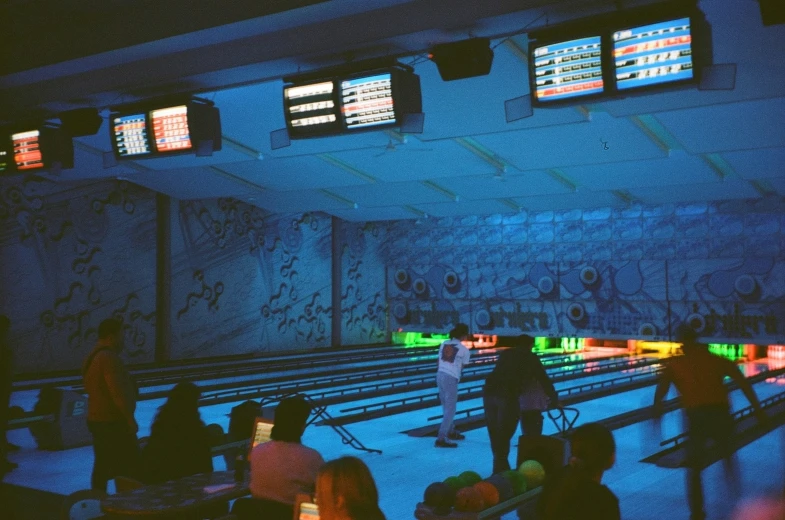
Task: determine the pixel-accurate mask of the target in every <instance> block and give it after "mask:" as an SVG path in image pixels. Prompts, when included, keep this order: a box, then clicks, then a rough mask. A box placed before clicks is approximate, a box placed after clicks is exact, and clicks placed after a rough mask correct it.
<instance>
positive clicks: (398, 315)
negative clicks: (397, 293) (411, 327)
mask: <svg viewBox="0 0 785 520" xmlns="http://www.w3.org/2000/svg"><path fill="white" fill-rule="evenodd" d="M392 314H393V316H395V319H396V320H398V321H404V320H406V318H407V316H409V309H408V308H407V307H406V304H405V303H401V302H398V303H396V304H395V305H393V308H392Z"/></svg>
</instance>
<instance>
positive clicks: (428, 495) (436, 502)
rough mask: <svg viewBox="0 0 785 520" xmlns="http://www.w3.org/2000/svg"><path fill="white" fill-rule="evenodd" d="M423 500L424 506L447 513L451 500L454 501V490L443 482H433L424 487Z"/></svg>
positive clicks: (451, 503)
mask: <svg viewBox="0 0 785 520" xmlns="http://www.w3.org/2000/svg"><path fill="white" fill-rule="evenodd" d="M423 502H424V503H425V505H426V506H430V507H432V508H433V509H434V511H437V512H438V511H446V513H449V511H450V508H451V507H452V505H453V502H455V490H454V489H453V488H451V487H450V486H448V485H447V484H445V483H444V482H434V483H433V484H430V485H429V486H428V487H427V488H425V496H424V498H423ZM437 514H439V513H437Z"/></svg>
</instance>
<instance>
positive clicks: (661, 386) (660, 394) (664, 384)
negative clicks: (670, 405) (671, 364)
mask: <svg viewBox="0 0 785 520" xmlns="http://www.w3.org/2000/svg"><path fill="white" fill-rule="evenodd" d="M670 387H671V376H670V371H669V370H668V367H667V366H666V367H665V369H664V370H663V371H662V373H661V374H660V379H659V381H657V388H656V390H654V403H652V406H653V408H654V415H655V417H659V416H660V415H662V401H663V400H664V399H665V396H666V395H668V389H669V388H670Z"/></svg>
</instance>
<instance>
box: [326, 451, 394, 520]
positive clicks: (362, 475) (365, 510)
mask: <svg viewBox="0 0 785 520" xmlns="http://www.w3.org/2000/svg"><path fill="white" fill-rule="evenodd" d="M316 504H317V505H318V506H319V518H320V519H321V520H385V518H384V514H383V513H382V511H381V509H379V492H378V491H377V489H376V483H375V482H374V480H373V476H371V471H370V470H369V469H368V466H366V465H365V463H364V462H363V461H361V460H360V459H358V458H357V457H341V458H340V459H335V460H331V461H330V462H328V463H326V464H325V465H324V466H322V468H321V469H320V470H319V474H318V475H317V477H316Z"/></svg>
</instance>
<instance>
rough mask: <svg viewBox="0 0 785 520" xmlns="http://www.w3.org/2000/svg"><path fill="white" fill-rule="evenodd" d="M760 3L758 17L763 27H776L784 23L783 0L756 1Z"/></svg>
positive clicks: (784, 9)
mask: <svg viewBox="0 0 785 520" xmlns="http://www.w3.org/2000/svg"><path fill="white" fill-rule="evenodd" d="M758 1H759V2H760V17H761V20H763V25H778V24H782V23H785V1H784V0H758Z"/></svg>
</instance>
